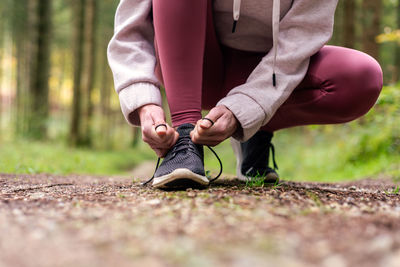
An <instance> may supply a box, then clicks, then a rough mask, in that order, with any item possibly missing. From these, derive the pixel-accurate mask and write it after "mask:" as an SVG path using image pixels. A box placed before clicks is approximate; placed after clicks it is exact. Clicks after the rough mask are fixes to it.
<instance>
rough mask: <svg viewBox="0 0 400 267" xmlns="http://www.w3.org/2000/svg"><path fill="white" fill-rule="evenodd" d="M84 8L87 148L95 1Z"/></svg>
mask: <svg viewBox="0 0 400 267" xmlns="http://www.w3.org/2000/svg"><path fill="white" fill-rule="evenodd" d="M86 3H87V8H86V14H87V17H86V23H85V24H86V25H87V28H86V34H85V36H86V38H87V39H86V51H85V61H86V62H85V63H86V64H85V65H86V71H85V76H86V79H85V89H86V105H85V108H86V112H85V113H86V114H85V115H86V121H85V123H84V131H83V133H84V135H85V136H84V143H85V145H87V146H91V145H92V123H93V122H92V117H93V101H92V93H93V87H94V77H95V65H96V51H97V49H96V26H97V25H96V24H97V2H96V0H87V2H86Z"/></svg>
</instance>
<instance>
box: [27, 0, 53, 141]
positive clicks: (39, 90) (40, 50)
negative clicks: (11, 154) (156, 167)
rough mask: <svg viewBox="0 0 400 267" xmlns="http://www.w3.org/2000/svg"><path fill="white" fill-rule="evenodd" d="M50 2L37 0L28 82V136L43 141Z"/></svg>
mask: <svg viewBox="0 0 400 267" xmlns="http://www.w3.org/2000/svg"><path fill="white" fill-rule="evenodd" d="M51 3H52V0H39V1H38V4H37V8H36V12H37V18H38V23H37V25H36V27H35V28H36V32H37V36H36V42H35V43H36V46H37V48H36V51H35V53H34V54H33V55H34V59H33V66H34V67H33V68H32V69H31V81H30V98H31V103H30V111H29V113H30V120H29V135H30V136H31V137H33V138H35V139H43V138H45V137H46V135H47V125H46V124H47V119H48V115H49V84H48V80H49V69H50V31H51Z"/></svg>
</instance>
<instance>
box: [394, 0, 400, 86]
mask: <svg viewBox="0 0 400 267" xmlns="http://www.w3.org/2000/svg"><path fill="white" fill-rule="evenodd" d="M397 29H400V0H399V1H397ZM395 68H396V70H395V75H394V76H395V77H394V80H395V81H396V82H398V81H399V78H400V44H397V46H396V59H395Z"/></svg>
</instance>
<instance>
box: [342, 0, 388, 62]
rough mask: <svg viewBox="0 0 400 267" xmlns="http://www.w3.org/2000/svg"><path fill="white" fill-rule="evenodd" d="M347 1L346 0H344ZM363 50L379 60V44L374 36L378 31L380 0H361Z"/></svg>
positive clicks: (380, 9)
mask: <svg viewBox="0 0 400 267" xmlns="http://www.w3.org/2000/svg"><path fill="white" fill-rule="evenodd" d="M346 1H348V0H346ZM362 10H363V35H362V43H363V51H364V52H365V53H367V54H369V55H371V56H372V57H374V58H375V59H376V60H379V44H378V43H377V42H376V41H375V37H376V36H377V35H378V34H379V33H380V23H381V13H382V12H381V11H382V1H381V0H363V2H362Z"/></svg>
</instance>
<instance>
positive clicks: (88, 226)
mask: <svg viewBox="0 0 400 267" xmlns="http://www.w3.org/2000/svg"><path fill="white" fill-rule="evenodd" d="M393 185H394V184H393V182H391V181H390V180H383V179H381V180H363V181H359V182H357V183H348V184H320V183H293V182H285V183H284V184H282V185H280V186H278V187H276V188H246V187H245V186H244V185H243V184H240V183H237V182H235V181H232V180H223V181H222V182H220V183H219V184H216V185H214V186H212V187H210V188H209V189H206V190H202V191H198V190H188V191H183V192H163V191H158V190H153V189H151V188H143V187H141V186H140V185H139V184H138V183H132V181H131V180H129V179H124V178H99V177H83V176H79V177H71V176H69V177H57V176H49V175H34V176H28V175H18V176H15V175H0V266H132V265H135V266H183V265H185V266H210V265H220V266H332V267H340V266H385V267H386V266H400V195H399V194H393V193H391V192H392V188H393Z"/></svg>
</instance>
